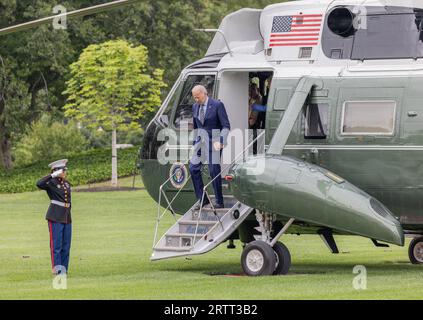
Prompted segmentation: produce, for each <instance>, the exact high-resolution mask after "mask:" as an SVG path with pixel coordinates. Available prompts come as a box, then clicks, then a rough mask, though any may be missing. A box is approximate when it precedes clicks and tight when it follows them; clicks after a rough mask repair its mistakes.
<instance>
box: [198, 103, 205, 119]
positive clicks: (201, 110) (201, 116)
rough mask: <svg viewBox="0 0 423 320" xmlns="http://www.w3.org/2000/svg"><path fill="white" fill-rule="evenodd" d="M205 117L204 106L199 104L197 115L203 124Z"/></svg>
mask: <svg viewBox="0 0 423 320" xmlns="http://www.w3.org/2000/svg"><path fill="white" fill-rule="evenodd" d="M205 118H206V111H205V108H204V105H203V104H202V105H200V115H199V119H200V121H201V123H202V124H204V119H205Z"/></svg>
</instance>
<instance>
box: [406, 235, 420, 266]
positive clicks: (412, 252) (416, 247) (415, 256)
mask: <svg viewBox="0 0 423 320" xmlns="http://www.w3.org/2000/svg"><path fill="white" fill-rule="evenodd" d="M408 257H409V258H410V261H411V263H412V264H423V237H419V238H414V239H413V240H412V241H411V243H410V247H409V248H408Z"/></svg>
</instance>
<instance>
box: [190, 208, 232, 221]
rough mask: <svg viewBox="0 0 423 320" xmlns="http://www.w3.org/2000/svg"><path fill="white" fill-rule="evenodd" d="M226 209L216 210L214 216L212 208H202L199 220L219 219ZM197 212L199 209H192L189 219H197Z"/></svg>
mask: <svg viewBox="0 0 423 320" xmlns="http://www.w3.org/2000/svg"><path fill="white" fill-rule="evenodd" d="M228 211H229V210H228V209H219V210H216V214H217V216H216V215H215V214H214V212H213V211H212V210H207V211H205V210H203V211H202V212H201V216H200V221H219V218H220V219H221V218H222V217H223V216H224V215H225V214H226V213H227V212H228ZM199 213H200V212H199V211H193V212H192V213H191V219H192V220H194V221H197V219H198V216H199Z"/></svg>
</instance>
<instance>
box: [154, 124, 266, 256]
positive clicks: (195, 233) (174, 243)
mask: <svg viewBox="0 0 423 320" xmlns="http://www.w3.org/2000/svg"><path fill="white" fill-rule="evenodd" d="M264 134H265V132H262V133H261V134H260V135H258V136H257V137H256V138H255V139H254V140H253V141H252V142H251V143H250V144H249V145H248V146H247V147H246V148H245V149H244V151H243V152H242V153H241V154H239V155H238V156H237V157H235V159H234V160H233V162H232V163H231V164H229V165H228V166H227V167H226V168H224V169H223V170H222V172H221V173H223V172H225V171H226V170H227V169H229V168H230V167H232V166H233V165H234V164H235V163H236V162H237V161H238V160H239V159H240V158H241V157H243V156H244V155H245V152H246V151H248V150H250V148H251V147H252V146H253V144H254V143H256V141H258V140H259V139H261V138H262V137H264ZM216 178H220V176H218V177H216ZM171 179H173V176H171V177H170V178H169V179H168V180H167V181H165V182H164V183H163V184H162V185H161V186H160V189H159V201H158V207H157V223H156V230H155V233H154V242H153V253H152V255H151V260H152V261H155V260H163V259H170V258H176V257H185V256H193V255H200V254H203V253H206V252H209V251H211V250H213V249H214V248H216V247H217V246H218V245H220V244H221V243H222V242H224V241H226V240H227V239H228V238H229V237H230V236H231V235H232V234H233V233H234V232H235V231H236V230H237V229H238V227H239V226H240V225H241V224H242V222H244V221H245V219H247V217H248V216H249V215H250V213H251V212H252V211H253V210H254V208H251V207H249V206H247V205H245V204H243V203H241V202H239V201H238V200H237V199H235V198H234V197H233V196H230V195H226V196H224V205H225V208H222V209H217V208H214V207H213V203H214V200H215V197H214V195H210V194H209V192H208V188H209V187H210V185H211V184H212V183H213V181H214V180H212V181H210V182H209V183H208V184H207V185H206V186H205V187H204V189H203V192H204V195H203V199H202V200H201V204H202V203H205V202H209V203H210V204H209V205H206V206H202V207H201V206H200V207H201V208H200V209H199V210H196V209H195V207H196V206H197V205H198V202H197V203H195V204H194V205H193V206H192V207H191V208H190V209H189V210H188V211H187V212H186V213H185V214H184V215H183V216H182V217H181V218H179V219H178V218H177V217H176V213H175V210H173V208H172V204H173V202H174V201H175V199H176V198H177V197H178V196H179V194H180V192H181V191H182V190H183V188H181V189H180V190H179V191H178V192H177V193H176V195H175V196H174V198H173V199H171V200H169V198H168V197H167V195H166V192H164V190H165V187H166V186H167V184H168V183H169V182H170V181H171ZM190 180H191V177H189V179H188V181H187V182H186V183H185V186H186V185H187V184H188V182H189V181H190ZM163 199H164V200H163ZM207 200H208V201H207ZM162 202H164V203H165V205H166V204H167V206H166V207H165V209H164V210H163V209H162V205H163V204H162ZM166 212H170V213H171V214H172V215H173V218H174V220H175V223H174V225H173V226H172V227H171V228H170V229H169V230H168V231H167V232H166V233H165V234H164V235H163V236H162V237H161V238H160V240H159V241H157V239H158V230H159V225H160V222H161V220H162V218H163V217H164V215H165V214H166Z"/></svg>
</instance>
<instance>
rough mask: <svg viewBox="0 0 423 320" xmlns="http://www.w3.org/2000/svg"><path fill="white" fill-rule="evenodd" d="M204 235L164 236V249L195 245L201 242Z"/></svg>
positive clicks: (181, 234)
mask: <svg viewBox="0 0 423 320" xmlns="http://www.w3.org/2000/svg"><path fill="white" fill-rule="evenodd" d="M204 235H205V234H204V233H203V234H199V233H198V234H197V237H196V236H195V234H194V233H169V234H167V235H166V247H181V248H184V247H191V246H192V245H193V244H194V239H195V243H197V242H198V241H200V240H201V238H202V237H203V236H204Z"/></svg>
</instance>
